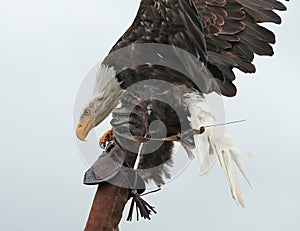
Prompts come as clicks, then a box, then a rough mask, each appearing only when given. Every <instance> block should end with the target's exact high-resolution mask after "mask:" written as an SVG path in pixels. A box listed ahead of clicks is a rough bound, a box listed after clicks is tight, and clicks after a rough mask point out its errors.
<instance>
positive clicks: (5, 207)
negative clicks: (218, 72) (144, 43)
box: [0, 0, 300, 231]
mask: <svg viewBox="0 0 300 231" xmlns="http://www.w3.org/2000/svg"><path fill="white" fill-rule="evenodd" d="M138 5H139V1H138V0H123V1H120V0H110V1H108V0H97V1H96V0H88V1H79V0H72V1H71V0H51V1H47V0H22V1H21V0H0V34H1V35H0V63H1V68H0V76H1V84H0V101H1V122H2V124H1V129H0V137H1V144H0V153H1V162H0V178H1V181H0V182H1V186H0V187H1V188H0V229H1V230H6V231H21V230H22V231H23V230H30V231H40V230H43V231H50V230H51V231H53V230H55V231H66V230H72V231H75V230H83V228H84V225H85V222H86V219H87V216H88V212H89V209H90V206H91V202H92V199H93V195H94V192H95V190H96V187H88V186H84V185H83V184H82V178H83V174H84V172H85V170H86V169H87V166H86V165H85V164H84V163H83V161H82V159H81V157H80V155H79V153H78V150H77V147H76V143H75V138H74V128H73V108H74V102H75V98H76V94H77V91H78V89H79V86H80V84H81V82H82V80H83V78H84V77H85V75H86V74H87V73H88V71H89V70H90V69H91V68H92V67H93V66H94V65H95V64H96V63H97V62H98V61H100V60H101V59H102V58H103V57H104V56H105V55H106V54H107V52H108V51H109V50H110V48H111V47H112V45H113V44H114V43H115V42H116V40H117V39H118V38H119V37H120V36H121V35H122V34H123V33H124V31H125V30H126V29H127V27H128V26H129V25H130V24H131V22H132V20H133V18H134V16H135V13H136V10H137V8H138ZM287 6H288V7H289V10H288V12H283V13H280V15H281V16H282V17H283V24H282V25H281V26H272V27H271V28H272V29H274V31H275V33H276V35H277V44H276V46H275V56H274V57H272V58H256V60H255V63H256V65H257V73H256V74H254V75H252V76H250V75H245V74H242V73H238V80H237V81H236V84H237V86H238V89H239V93H238V95H237V97H235V98H234V99H225V100H224V103H225V108H226V119H227V121H231V120H235V119H244V118H246V119H247V122H246V123H243V124H239V125H232V126H228V127H227V129H228V130H229V132H230V134H231V136H232V137H233V138H234V140H235V142H236V143H237V144H238V146H239V147H241V148H242V149H244V150H247V151H249V152H251V153H252V155H253V157H252V158H251V159H245V160H244V159H243V160H242V161H243V164H244V166H245V169H246V171H247V174H248V176H249V178H250V179H251V181H252V182H253V184H254V185H255V188H256V192H253V191H252V190H251V189H250V188H249V187H248V185H247V184H246V183H245V181H244V180H243V179H242V178H241V177H240V182H241V188H242V195H243V197H244V200H245V204H246V208H245V209H242V208H240V207H237V206H236V204H235V203H234V201H233V200H232V199H231V195H230V192H229V188H228V186H227V182H226V180H225V177H224V174H223V172H222V170H221V168H220V166H219V164H216V165H215V166H214V167H213V168H212V170H211V172H210V174H209V176H207V177H206V176H205V177H204V176H200V175H199V169H198V166H197V162H196V161H194V162H193V163H192V164H191V165H190V166H189V168H188V169H187V170H186V171H185V172H184V173H183V174H181V175H180V176H179V177H177V178H176V179H175V180H174V181H172V182H171V183H169V184H167V185H166V186H164V187H163V190H162V191H161V192H158V193H155V194H151V195H149V196H147V200H148V201H149V202H150V203H151V204H153V205H155V207H156V209H157V211H158V214H157V215H154V216H153V217H152V220H151V221H140V222H132V223H128V222H125V221H122V222H121V225H120V228H121V230H130V231H134V230H145V231H146V230H165V229H168V230H174V231H180V230H191V231H194V230H205V231H208V230H223V231H240V230H243V231H253V230H272V231H282V230H288V231H296V230H298V229H299V226H300V221H299V205H300V197H299V195H300V185H299V178H300V168H299V163H300V153H299V148H298V142H299V140H298V139H299V138H300V136H299V133H298V130H299V128H300V122H299V118H300V106H299V105H300V104H299V102H298V100H299V96H300V94H299V92H298V90H297V89H298V86H300V78H299V76H298V75H299V73H298V72H299V71H298V67H299V53H300V46H299V41H298V40H299V39H298V36H299V31H298V29H299V28H300V14H299V12H297V10H299V9H300V2H299V1H291V2H289V3H288V4H287ZM107 128H109V125H108V123H106V124H103V125H102V127H101V129H103V130H105V129H107ZM126 213H127V210H126Z"/></svg>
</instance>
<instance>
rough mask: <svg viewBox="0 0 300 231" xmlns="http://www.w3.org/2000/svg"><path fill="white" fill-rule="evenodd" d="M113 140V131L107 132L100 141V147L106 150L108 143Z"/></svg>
mask: <svg viewBox="0 0 300 231" xmlns="http://www.w3.org/2000/svg"><path fill="white" fill-rule="evenodd" d="M112 140H113V131H112V129H110V130H108V131H106V132H105V133H104V134H103V135H102V136H101V137H100V139H99V146H100V147H101V148H102V149H105V148H106V143H107V142H110V141H112Z"/></svg>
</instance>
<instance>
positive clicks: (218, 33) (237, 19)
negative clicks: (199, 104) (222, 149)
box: [111, 0, 286, 96]
mask: <svg viewBox="0 0 300 231" xmlns="http://www.w3.org/2000/svg"><path fill="white" fill-rule="evenodd" d="M274 10H286V7H285V6H284V5H283V4H282V3H280V2H278V1H276V0H142V1H141V4H140V8H139V10H138V13H137V16H136V18H135V20H134V22H133V24H132V25H131V27H130V28H129V29H128V30H127V31H126V32H125V34H124V35H123V36H122V37H121V38H120V39H119V41H118V42H117V43H116V45H115V46H114V47H113V48H112V50H111V53H112V51H115V50H117V49H120V48H124V47H126V46H134V45H135V44H143V43H161V44H168V45H172V46H175V47H179V48H181V49H184V50H186V51H188V52H189V53H191V54H193V55H194V56H195V57H198V58H199V60H200V61H202V62H203V63H204V64H205V65H206V67H207V69H208V70H209V71H210V73H211V74H212V76H213V77H214V78H215V80H216V82H217V84H218V87H219V88H220V90H221V93H222V94H223V95H225V96H234V95H235V94H236V87H235V86H234V84H233V83H232V81H233V80H234V79H235V74H234V72H233V68H238V69H239V70H241V71H243V72H245V73H253V72H255V66H254V65H253V63H252V61H253V58H254V54H258V55H272V54H273V49H272V46H271V45H270V44H274V43H275V36H274V34H273V33H272V32H271V31H270V30H268V29H266V28H264V27H262V26H261V25H260V23H263V22H271V23H277V24H279V23H280V22H281V19H280V17H279V16H278V15H277V14H276V13H275V12H274ZM141 55H142V54H141ZM111 58H112V57H111ZM126 58H127V59H130V57H126ZM113 59H115V63H121V61H120V60H117V59H118V58H117V57H113ZM116 60H117V61H116ZM211 90H213V88H212V87H211V88H210V91H211Z"/></svg>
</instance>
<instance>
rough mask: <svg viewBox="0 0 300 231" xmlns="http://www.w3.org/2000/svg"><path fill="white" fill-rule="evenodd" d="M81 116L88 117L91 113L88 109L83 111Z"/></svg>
mask: <svg viewBox="0 0 300 231" xmlns="http://www.w3.org/2000/svg"><path fill="white" fill-rule="evenodd" d="M83 114H84V115H86V116H89V115H90V114H91V111H90V110H89V109H85V110H84V112H83Z"/></svg>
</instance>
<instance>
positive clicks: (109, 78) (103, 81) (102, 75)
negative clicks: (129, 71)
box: [76, 64, 123, 140]
mask: <svg viewBox="0 0 300 231" xmlns="http://www.w3.org/2000/svg"><path fill="white" fill-rule="evenodd" d="M120 84H121V83H120V82H118V80H117V78H116V71H115V69H114V68H113V67H109V66H107V65H105V64H101V66H100V68H99V70H98V72H97V74H96V82H95V86H94V92H93V96H92V98H91V100H90V101H89V102H88V103H87V104H86V106H85V107H84V108H83V109H82V112H81V115H80V119H79V122H78V125H77V129H76V136H77V137H78V139H80V140H85V138H86V136H87V135H88V133H89V131H90V130H91V129H92V128H94V127H96V126H97V125H99V124H100V123H101V122H102V121H103V120H104V119H105V118H106V117H107V116H108V115H109V114H110V113H111V111H112V110H113V109H114V108H115V107H116V106H117V105H118V103H119V99H120V97H121V95H122V93H123V90H122V88H121V86H120Z"/></svg>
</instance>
